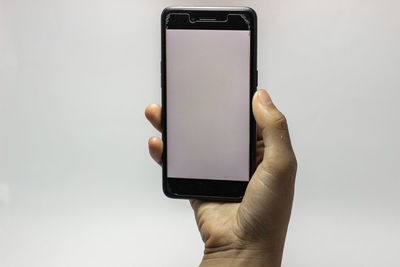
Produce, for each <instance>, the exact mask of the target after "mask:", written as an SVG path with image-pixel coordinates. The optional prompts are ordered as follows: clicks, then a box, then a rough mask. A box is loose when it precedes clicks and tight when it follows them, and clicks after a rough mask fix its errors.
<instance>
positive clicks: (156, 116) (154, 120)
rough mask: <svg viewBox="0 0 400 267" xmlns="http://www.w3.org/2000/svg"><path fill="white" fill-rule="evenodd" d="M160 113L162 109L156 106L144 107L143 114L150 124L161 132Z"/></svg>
mask: <svg viewBox="0 0 400 267" xmlns="http://www.w3.org/2000/svg"><path fill="white" fill-rule="evenodd" d="M161 111H162V108H161V106H160V105H158V104H150V105H148V106H147V107H146V110H145V112H144V114H145V115H146V118H147V119H148V120H149V121H150V123H151V124H152V125H153V126H154V127H155V128H156V129H157V130H158V131H160V132H161V130H162V129H161Z"/></svg>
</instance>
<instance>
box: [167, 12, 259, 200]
mask: <svg viewBox="0 0 400 267" xmlns="http://www.w3.org/2000/svg"><path fill="white" fill-rule="evenodd" d="M171 14H176V15H179V16H182V15H184V14H189V15H190V18H199V17H200V18H203V19H204V21H201V22H198V23H189V21H188V20H187V18H186V19H185V20H176V21H171V20H170V19H171V18H173V16H171ZM228 14H229V15H230V14H232V15H235V16H237V17H239V16H240V17H241V19H233V20H232V21H233V22H232V23H221V22H222V20H224V18H226V17H227V15H228ZM179 16H176V17H179ZM186 16H187V15H186ZM167 18H168V20H170V21H167ZM210 18H211V19H214V20H208V19H210ZM229 21H231V19H230V20H229ZM243 21H245V22H246V23H245V24H246V25H244V23H243ZM167 27H168V28H169V29H215V30H218V29H224V30H241V29H244V27H245V29H246V30H247V29H250V92H249V106H250V114H249V116H250V136H249V137H250V140H249V155H250V157H249V161H250V162H249V166H250V168H249V177H251V176H252V175H253V173H254V171H255V168H256V166H255V156H256V123H255V120H254V117H253V112H252V106H251V99H252V96H253V94H254V93H255V91H256V90H257V78H258V77H257V39H256V38H257V28H256V27H257V15H256V13H255V11H254V10H253V9H251V8H248V7H167V8H165V9H164V10H163V12H162V14H161V91H162V106H163V111H162V123H161V125H162V129H163V130H162V140H163V143H164V153H163V157H162V161H163V168H162V169H163V170H162V173H163V174H162V176H163V191H164V193H165V195H166V196H168V197H171V198H185V199H201V200H211V201H232V202H239V201H241V200H242V198H243V195H244V193H245V191H246V187H247V184H248V181H226V180H209V179H186V178H174V177H167V168H168V166H167V164H166V162H167V149H168V143H167V121H166V118H167V116H166V113H167V101H166V97H167V95H166V89H167V88H166V39H165V37H166V29H167Z"/></svg>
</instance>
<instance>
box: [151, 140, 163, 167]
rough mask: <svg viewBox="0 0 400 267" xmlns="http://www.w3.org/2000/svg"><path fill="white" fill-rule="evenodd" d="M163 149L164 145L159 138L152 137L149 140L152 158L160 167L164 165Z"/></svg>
mask: <svg viewBox="0 0 400 267" xmlns="http://www.w3.org/2000/svg"><path fill="white" fill-rule="evenodd" d="M163 149H164V144H163V142H162V140H161V139H160V138H159V137H151V138H150V139H149V152H150V156H151V157H152V158H153V159H154V161H155V162H157V163H158V164H160V165H161V164H162V154H163Z"/></svg>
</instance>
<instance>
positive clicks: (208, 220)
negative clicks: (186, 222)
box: [145, 90, 297, 267]
mask: <svg viewBox="0 0 400 267" xmlns="http://www.w3.org/2000/svg"><path fill="white" fill-rule="evenodd" d="M221 104H222V103H221ZM252 107H253V114H254V118H255V120H256V122H257V127H258V131H257V170H256V171H255V173H254V175H253V176H252V178H251V179H250V182H249V184H248V186H247V189H246V193H245V195H244V197H243V201H242V202H241V203H227V202H205V201H201V200H191V205H192V207H193V209H194V212H195V217H196V221H197V225H198V227H199V231H200V233H201V237H202V239H203V241H204V243H205V250H204V257H203V262H202V264H201V265H200V266H202V267H205V266H280V262H281V259H282V251H283V246H284V242H285V236H286V231H287V226H288V222H289V218H290V212H291V207H292V201H293V192H294V181H295V176H296V169H297V162H296V157H295V155H294V152H293V149H292V146H291V142H290V137H289V132H288V127H287V124H286V120H285V117H284V116H283V115H282V113H281V112H279V110H278V109H277V108H276V107H275V105H274V104H273V103H272V102H271V99H270V97H269V95H268V94H267V92H265V91H263V90H259V91H258V92H257V93H255V94H254V97H253V101H252ZM145 114H146V117H147V118H148V120H149V121H150V122H151V123H152V124H153V126H154V127H155V128H156V129H157V130H159V131H160V130H161V114H162V108H161V106H159V105H156V104H151V105H149V106H148V107H147V109H146V112H145ZM227 116H229V114H227ZM228 134H229V133H228ZM149 151H150V154H151V156H152V158H153V159H154V160H155V161H156V162H157V163H159V164H162V160H161V159H162V154H163V142H162V140H161V139H160V138H158V137H152V138H150V139H149Z"/></svg>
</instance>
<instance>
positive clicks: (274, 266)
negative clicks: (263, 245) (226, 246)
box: [200, 249, 282, 267]
mask: <svg viewBox="0 0 400 267" xmlns="http://www.w3.org/2000/svg"><path fill="white" fill-rule="evenodd" d="M281 260H282V253H269V252H268V251H266V250H256V249H254V250H231V249H230V250H225V251H218V252H212V253H205V254H204V256H203V259H202V261H201V264H200V267H209V266H210V267H211V266H212V267H225V266H227V267H228V266H229V267H236V266H238V267H239V266H241V267H242V266H246V267H259V266H260V267H261V266H262V267H279V266H281Z"/></svg>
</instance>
